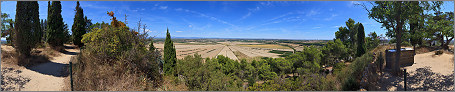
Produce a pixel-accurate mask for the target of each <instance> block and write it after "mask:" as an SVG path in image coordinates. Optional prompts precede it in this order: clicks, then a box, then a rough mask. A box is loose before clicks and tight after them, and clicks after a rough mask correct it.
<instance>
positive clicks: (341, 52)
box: [321, 39, 348, 66]
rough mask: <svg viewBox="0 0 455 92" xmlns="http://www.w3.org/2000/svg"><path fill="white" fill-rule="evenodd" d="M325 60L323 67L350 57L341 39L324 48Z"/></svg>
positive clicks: (329, 43) (323, 59)
mask: <svg viewBox="0 0 455 92" xmlns="http://www.w3.org/2000/svg"><path fill="white" fill-rule="evenodd" d="M321 51H322V53H323V58H322V62H321V64H322V65H329V66H330V65H333V64H336V61H340V60H342V59H346V58H347V57H348V49H347V48H346V47H345V45H343V43H342V42H341V40H340V39H335V40H334V41H329V42H327V45H326V46H324V47H323V48H322V50H321Z"/></svg>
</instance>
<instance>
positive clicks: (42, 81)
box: [1, 46, 79, 91]
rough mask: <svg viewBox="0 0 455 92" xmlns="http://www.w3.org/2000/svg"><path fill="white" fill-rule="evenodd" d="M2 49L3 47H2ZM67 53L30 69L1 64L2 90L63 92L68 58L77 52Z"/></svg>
mask: <svg viewBox="0 0 455 92" xmlns="http://www.w3.org/2000/svg"><path fill="white" fill-rule="evenodd" d="M2 49H4V48H3V46H2ZM66 50H67V51H68V52H66V53H59V54H60V55H59V56H58V57H53V59H51V60H50V62H47V63H42V64H39V65H35V66H31V67H23V66H17V65H12V64H6V63H3V62H2V66H1V68H2V73H3V75H4V77H3V78H4V79H3V81H5V85H2V89H4V90H5V91H63V88H64V86H65V84H64V83H65V82H64V79H65V78H67V77H69V76H68V73H67V72H66V69H67V66H68V64H69V61H70V58H71V57H72V56H75V55H76V53H78V52H79V50H78V49H73V48H68V49H66Z"/></svg>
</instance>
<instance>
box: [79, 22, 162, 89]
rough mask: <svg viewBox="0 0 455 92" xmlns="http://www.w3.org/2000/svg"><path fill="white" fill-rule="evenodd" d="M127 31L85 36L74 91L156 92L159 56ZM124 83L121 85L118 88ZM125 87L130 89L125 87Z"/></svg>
mask: <svg viewBox="0 0 455 92" xmlns="http://www.w3.org/2000/svg"><path fill="white" fill-rule="evenodd" d="M144 38H145V37H142V35H137V34H136V33H135V32H134V31H131V30H128V29H127V28H126V27H113V26H109V25H108V26H103V27H102V28H94V29H92V31H91V32H89V33H87V34H84V35H83V38H82V42H83V43H84V44H85V45H84V47H83V49H82V50H81V53H80V55H78V61H77V63H76V66H75V68H76V69H75V70H74V71H75V73H74V74H75V78H74V80H75V90H153V89H154V88H156V87H157V86H159V84H160V83H161V75H160V74H159V68H158V63H157V62H154V61H157V59H158V57H159V54H156V53H155V52H150V51H148V50H147V48H146V43H145V42H146V39H144ZM119 83H122V84H119ZM123 83H126V84H128V85H123Z"/></svg>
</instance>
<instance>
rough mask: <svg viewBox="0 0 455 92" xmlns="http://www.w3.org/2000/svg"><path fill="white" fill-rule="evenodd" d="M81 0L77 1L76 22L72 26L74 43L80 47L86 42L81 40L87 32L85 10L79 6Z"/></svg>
mask: <svg viewBox="0 0 455 92" xmlns="http://www.w3.org/2000/svg"><path fill="white" fill-rule="evenodd" d="M79 5H80V4H79V1H77V4H76V14H75V15H74V23H73V26H72V29H71V31H72V34H73V35H72V36H73V37H72V38H73V44H74V45H77V46H79V47H82V46H83V45H84V44H83V43H82V42H81V40H82V35H84V34H85V33H86V26H87V23H86V19H87V17H85V19H84V12H83V9H82V8H81V7H80V6H79Z"/></svg>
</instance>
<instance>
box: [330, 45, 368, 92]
mask: <svg viewBox="0 0 455 92" xmlns="http://www.w3.org/2000/svg"><path fill="white" fill-rule="evenodd" d="M372 61H373V54H372V53H371V52H368V53H365V54H363V55H362V56H361V57H358V58H356V59H355V60H354V61H353V62H352V64H351V65H349V66H348V67H346V68H345V69H343V70H342V71H341V73H339V74H338V75H337V78H338V79H339V80H340V81H341V83H343V84H342V89H343V90H351V91H352V90H358V89H359V88H358V87H359V86H358V85H360V78H361V76H362V74H361V73H362V72H363V70H364V68H365V67H366V66H367V65H368V64H369V63H370V62H372Z"/></svg>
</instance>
